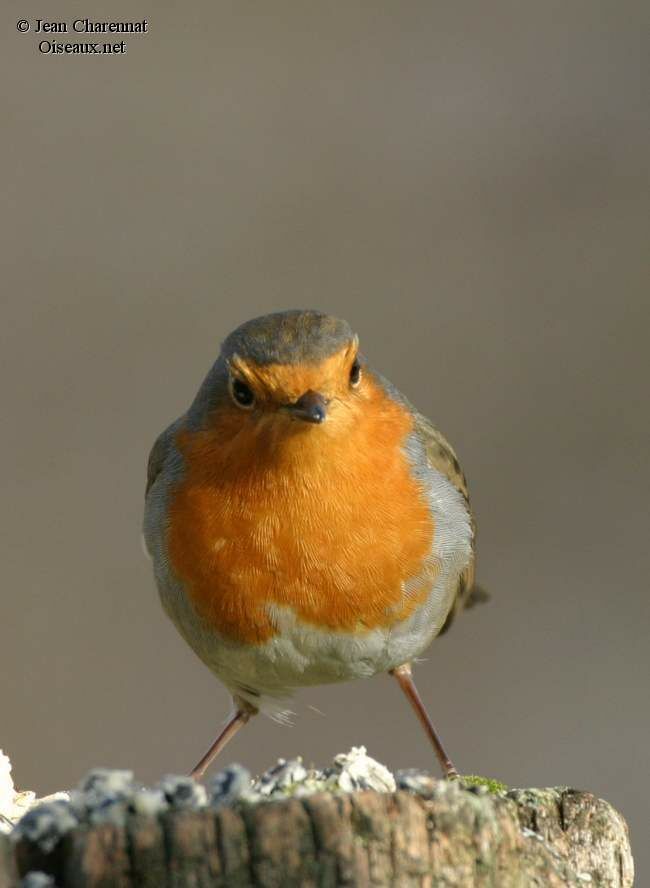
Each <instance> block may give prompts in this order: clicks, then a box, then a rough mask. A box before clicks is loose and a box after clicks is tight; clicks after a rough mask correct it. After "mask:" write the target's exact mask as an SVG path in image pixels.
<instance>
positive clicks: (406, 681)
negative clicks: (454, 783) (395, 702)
mask: <svg viewBox="0 0 650 888" xmlns="http://www.w3.org/2000/svg"><path fill="white" fill-rule="evenodd" d="M390 674H391V675H393V676H395V678H396V679H397V682H398V684H399V686H400V687H401V689H402V690H403V691H404V693H405V694H406V696H407V697H408V700H409V703H410V704H411V706H412V707H413V709H414V710H415V714H416V715H417V717H418V718H419V719H420V722H421V724H422V727H423V728H424V730H425V731H426V732H427V736H428V737H429V740H431V743H432V744H433V748H434V750H435V753H436V755H437V756H438V761H439V762H440V766H441V768H442V770H443V771H444V774H445V777H446V778H447V780H455V779H457V777H458V771H457V770H456V768H454V765H453V763H452V761H451V759H450V758H449V756H448V755H447V753H446V752H445V748H444V746H443V745H442V742H441V741H440V738H439V737H438V734H437V732H436V729H435V728H434V726H433V722H432V721H431V719H430V718H429V715H428V713H427V711H426V709H425V708H424V703H423V702H422V700H421V698H420V695H419V694H418V689H417V688H416V687H415V682H414V681H413V676H412V675H411V664H410V663H405V664H404V665H403V666H397V667H396V668H395V669H391V670H390Z"/></svg>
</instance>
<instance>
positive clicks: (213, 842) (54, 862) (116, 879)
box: [0, 748, 633, 888]
mask: <svg viewBox="0 0 650 888" xmlns="http://www.w3.org/2000/svg"><path fill="white" fill-rule="evenodd" d="M484 784H485V781H482V780H480V781H476V780H475V781H466V782H464V781H463V780H460V781H455V782H447V781H443V780H437V779H435V778H433V777H432V776H431V775H429V774H425V773H422V772H418V771H415V770H410V771H403V772H398V774H396V775H395V776H394V777H393V775H391V774H390V772H388V771H387V770H386V769H384V768H383V766H381V765H379V763H377V762H374V761H373V760H372V759H369V757H367V755H366V753H365V750H363V749H362V748H359V749H357V750H352V751H351V752H350V753H348V754H346V755H345V756H339V757H337V759H336V760H335V762H334V763H333V766H332V767H330V768H326V769H325V770H323V771H316V770H314V769H312V770H308V769H307V768H305V767H304V766H303V765H302V763H301V762H300V761H299V760H294V761H291V762H283V761H281V762H280V763H278V765H275V766H274V767H273V768H271V769H269V771H267V772H266V774H264V775H262V777H260V778H258V779H257V780H256V781H253V782H251V780H250V775H248V773H247V772H246V771H245V769H243V768H240V767H238V766H231V767H230V768H228V769H226V770H225V771H223V772H221V774H219V775H217V776H216V777H215V778H213V779H212V781H210V783H209V784H208V787H207V788H206V789H204V788H203V787H201V786H199V785H197V784H195V783H194V782H193V781H192V780H190V779H189V778H186V777H166V778H163V780H161V781H160V783H159V784H158V785H157V786H156V787H154V788H152V789H148V788H145V787H142V786H138V785H136V784H135V783H134V782H133V778H132V775H131V774H130V772H124V771H123V772H116V771H112V772H111V771H106V770H101V769H98V770H96V771H94V772H91V773H90V774H89V775H88V776H87V777H86V778H85V779H84V780H83V781H82V782H81V784H80V785H79V788H78V789H77V790H75V791H73V792H72V793H71V794H70V796H69V799H68V800H64V799H60V798H59V799H57V800H54V801H50V802H48V803H47V804H45V805H42V806H41V807H40V808H38V807H37V808H34V809H32V810H31V811H30V812H29V813H28V814H27V815H25V816H24V817H23V818H22V820H21V821H20V822H19V823H18V825H17V826H16V827H15V828H14V829H13V831H12V833H11V835H10V836H6V835H2V834H0V888H18V886H19V885H20V886H22V885H32V886H33V888H37V886H38V888H41V886H45V885H48V884H50V885H51V884H55V885H56V886H58V888H109V886H117V888H172V886H174V888H185V886H187V888H189V886H217V888H240V886H241V888H272V886H282V888H291V886H296V888H298V886H300V888H317V886H325V888H335V886H347V888H352V886H378V888H381V886H398V888H415V886H418V888H433V886H440V888H483V886H485V888H487V886H498V888H527V886H545V888H546V886H548V888H557V886H565V885H568V886H582V888H584V886H593V888H630V886H632V884H633V864H632V857H631V852H630V846H629V839H628V833H627V826H626V824H625V821H624V820H623V818H622V817H621V815H620V814H619V813H618V812H617V811H615V810H614V809H613V808H612V807H611V806H610V805H609V804H608V803H607V802H604V801H602V800H601V799H598V798H596V797H595V796H593V795H591V794H590V793H587V792H579V791H577V790H573V789H568V788H557V789H525V790H523V789H513V790H507V791H506V790H505V789H504V790H501V789H499V786H498V785H497V784H496V783H494V785H492V786H491V791H490V789H489V788H488V786H487V785H484ZM369 785H370V786H371V788H368V786H369ZM36 871H38V872H39V873H41V875H40V876H37V875H36ZM28 873H32V874H33V875H32V876H31V877H30V879H29V880H28V881H25V882H21V879H25V877H26V876H27V874H28ZM43 874H46V875H43ZM47 875H49V876H50V877H51V878H52V879H53V880H54V881H53V882H50V883H48V881H47Z"/></svg>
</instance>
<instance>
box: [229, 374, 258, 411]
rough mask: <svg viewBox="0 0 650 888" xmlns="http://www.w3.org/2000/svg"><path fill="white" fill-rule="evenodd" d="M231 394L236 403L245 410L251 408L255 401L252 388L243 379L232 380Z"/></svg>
mask: <svg viewBox="0 0 650 888" xmlns="http://www.w3.org/2000/svg"><path fill="white" fill-rule="evenodd" d="M230 394H231V395H232V399H233V401H234V402H235V404H237V406H238V407H241V408H243V409H244V410H250V409H251V407H252V406H253V404H254V403H255V395H254V394H253V390H252V388H251V387H250V386H249V385H246V383H245V382H242V380H241V379H231V380H230Z"/></svg>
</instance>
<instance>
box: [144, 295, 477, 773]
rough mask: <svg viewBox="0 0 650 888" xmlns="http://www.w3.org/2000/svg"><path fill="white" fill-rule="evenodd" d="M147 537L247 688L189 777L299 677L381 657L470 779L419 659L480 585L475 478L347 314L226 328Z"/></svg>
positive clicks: (170, 582)
mask: <svg viewBox="0 0 650 888" xmlns="http://www.w3.org/2000/svg"><path fill="white" fill-rule="evenodd" d="M144 538H145V543H146V546H147V550H148V552H149V554H150V555H151V557H152V560H153V564H154V571H155V577H156V583H157V586H158V590H159V592H160V597H161V600H162V604H163V607H164V608H165V610H166V612H167V614H168V615H169V617H170V618H171V619H172V620H173V622H174V623H175V624H176V627H177V628H178V630H179V632H180V633H181V635H182V636H183V637H184V638H185V640H186V641H187V642H188V644H189V645H190V646H191V647H192V648H193V650H194V651H195V652H196V653H197V654H198V656H199V657H200V658H201V660H203V662H204V663H205V664H206V665H207V666H208V667H209V668H210V669H211V670H212V671H213V672H214V673H215V675H216V676H217V677H218V678H219V679H220V680H221V681H222V682H223V684H224V685H225V686H226V687H227V688H228V690H229V692H230V693H231V694H232V697H233V701H234V707H235V708H234V713H233V714H232V715H231V717H230V718H229V720H228V722H227V723H226V725H225V727H224V728H223V730H222V731H221V732H220V734H219V735H218V737H217V738H216V740H215V741H214V743H213V744H212V746H211V747H210V748H209V749H208V751H207V752H206V754H205V755H204V756H203V758H202V759H201V760H200V762H199V763H198V764H197V765H196V767H195V768H194V769H193V771H192V772H191V773H192V775H193V776H195V777H200V776H202V775H203V773H204V772H205V770H206V768H207V767H208V766H209V764H210V763H211V762H212V760H213V759H214V758H215V756H216V755H217V754H218V753H219V752H220V750H221V749H223V747H224V746H225V744H226V743H227V742H228V740H229V739H230V738H231V737H232V736H233V735H234V734H235V733H236V731H237V730H239V728H240V727H241V726H242V725H244V724H245V723H246V722H248V721H249V720H250V718H251V716H253V715H255V714H256V713H258V712H260V711H262V712H267V713H268V714H271V715H273V714H274V713H275V714H278V713H279V712H281V710H282V706H283V701H285V700H286V698H287V697H289V696H290V695H291V693H292V692H293V691H294V690H295V689H297V688H300V687H304V686H308V685H317V684H322V683H327V682H339V681H346V680H348V679H356V678H368V677H370V676H372V675H375V674H377V673H378V672H389V673H391V674H392V675H393V676H394V677H395V678H396V679H397V681H398V683H399V685H400V686H401V688H402V690H403V691H404V693H405V694H406V696H407V697H408V699H409V701H410V703H411V704H412V706H413V708H414V710H415V712H416V714H417V716H418V718H419V720H420V721H421V723H422V725H423V727H424V729H425V730H426V732H427V734H428V736H429V738H430V740H431V742H432V743H433V746H434V749H435V752H436V755H437V757H438V759H439V761H440V764H441V766H442V769H443V771H444V773H445V775H446V776H447V777H454V776H456V773H457V772H456V770H455V768H454V766H453V764H452V762H451V760H450V758H449V756H448V755H447V753H446V752H445V750H444V748H443V746H442V743H441V742H440V740H439V738H438V735H437V733H436V730H435V728H434V726H433V723H432V722H431V719H430V718H429V716H428V714H427V712H426V710H425V708H424V705H423V703H422V701H421V699H420V696H419V694H418V691H417V689H416V687H415V684H414V682H413V678H412V674H411V666H410V663H411V661H412V660H413V659H414V658H415V657H417V656H418V655H419V654H421V653H422V651H423V650H424V649H425V648H426V647H427V645H428V644H429V643H430V642H431V640H432V639H433V638H434V637H435V636H436V635H438V634H440V632H441V631H443V630H444V629H446V627H447V626H448V625H449V623H450V621H451V620H452V618H453V616H454V615H455V614H456V613H457V612H458V611H459V610H461V609H462V608H463V607H464V606H466V605H467V604H469V603H472V600H473V599H474V598H478V597H479V594H480V593H479V591H478V590H477V589H476V587H475V586H474V521H473V517H472V513H471V510H470V506H469V499H468V495H467V484H466V481H465V477H464V475H463V473H462V471H461V468H460V465H459V463H458V460H457V458H456V455H455V453H454V451H453V449H452V448H451V446H450V445H449V444H448V443H447V441H446V440H445V438H444V437H443V436H442V435H441V434H440V432H438V431H437V430H436V429H435V428H434V427H433V426H432V425H431V423H430V422H429V421H428V420H427V419H425V417H424V416H422V415H421V414H420V413H418V411H417V410H416V409H415V408H414V407H413V406H412V405H411V404H410V403H409V402H408V401H407V400H406V398H405V397H404V396H403V395H402V394H400V392H398V391H397V389H396V388H394V386H392V385H391V384H390V383H389V382H388V381H387V380H386V379H384V378H383V377H382V376H380V374H379V373H377V372H376V371H375V370H373V369H371V367H370V366H369V365H368V364H367V363H366V360H365V358H364V357H363V356H362V355H361V353H360V352H359V346H358V338H357V337H356V336H355V335H354V334H353V332H352V330H351V329H350V327H349V325H348V324H347V323H346V322H345V321H342V320H339V319H337V318H334V317H330V316H328V315H326V314H321V313H320V312H317V311H285V312H279V313H277V314H270V315H266V316H264V317H261V318H256V319H254V320H251V321H248V322H247V323H245V324H242V325H241V326H240V327H238V328H237V329H236V330H235V331H234V332H233V333H231V334H230V335H229V336H228V337H227V338H226V340H225V341H224V343H223V345H222V348H221V352H220V354H219V356H218V358H217V360H216V361H215V363H214V364H213V366H212V368H211V369H210V371H209V372H208V375H207V376H206V378H205V380H204V381H203V383H202V385H201V387H200V388H199V391H198V394H197V395H196V397H195V399H194V401H193V403H192V405H191V406H190V408H189V410H187V412H186V413H184V414H183V415H182V416H181V417H180V418H179V419H177V420H176V421H175V422H173V423H172V424H171V425H170V426H169V427H168V428H167V429H165V431H164V432H162V434H161V435H160V436H159V437H158V439H157V440H156V442H155V444H154V446H153V449H152V451H151V454H150V456H149V465H148V473H147V492H146V506H145V518H144Z"/></svg>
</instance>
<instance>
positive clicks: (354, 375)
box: [350, 359, 361, 388]
mask: <svg viewBox="0 0 650 888" xmlns="http://www.w3.org/2000/svg"><path fill="white" fill-rule="evenodd" d="M360 380H361V364H359V362H358V361H357V360H356V359H355V361H354V363H353V364H352V366H351V367H350V385H351V386H352V388H356V387H357V386H358V385H359V381H360Z"/></svg>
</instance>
